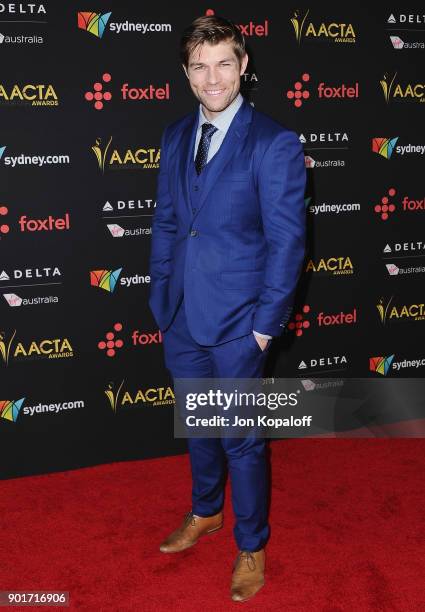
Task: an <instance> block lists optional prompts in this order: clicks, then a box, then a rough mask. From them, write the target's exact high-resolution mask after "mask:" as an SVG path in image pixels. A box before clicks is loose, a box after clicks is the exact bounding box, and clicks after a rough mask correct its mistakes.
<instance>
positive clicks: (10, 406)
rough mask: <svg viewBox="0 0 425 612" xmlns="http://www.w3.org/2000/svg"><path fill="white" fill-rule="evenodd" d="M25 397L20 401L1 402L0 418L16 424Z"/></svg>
mask: <svg viewBox="0 0 425 612" xmlns="http://www.w3.org/2000/svg"><path fill="white" fill-rule="evenodd" d="M24 401H25V397H21V399H18V400H0V418H2V419H6V421H12V422H13V423H16V420H17V418H18V416H19V412H20V410H21V408H22V404H23V403H24Z"/></svg>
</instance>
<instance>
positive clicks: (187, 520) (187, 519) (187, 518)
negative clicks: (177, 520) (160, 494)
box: [184, 511, 196, 527]
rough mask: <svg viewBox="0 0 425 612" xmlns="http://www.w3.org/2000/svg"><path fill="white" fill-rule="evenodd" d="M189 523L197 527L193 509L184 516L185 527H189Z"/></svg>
mask: <svg viewBox="0 0 425 612" xmlns="http://www.w3.org/2000/svg"><path fill="white" fill-rule="evenodd" d="M189 523H190V524H191V525H192V527H195V525H196V519H195V516H194V514H193V512H192V511H190V512H188V513H187V514H186V516H185V517H184V524H185V527H187V525H189Z"/></svg>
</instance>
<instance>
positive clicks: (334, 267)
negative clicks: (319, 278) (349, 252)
mask: <svg viewBox="0 0 425 612" xmlns="http://www.w3.org/2000/svg"><path fill="white" fill-rule="evenodd" d="M305 271H306V272H314V273H321V274H324V275H334V276H338V275H340V276H342V275H347V274H353V273H354V266H353V263H352V261H351V258H350V257H347V256H346V257H328V258H324V257H322V258H321V259H319V260H316V261H314V260H313V259H309V260H308V262H307V265H306V267H305Z"/></svg>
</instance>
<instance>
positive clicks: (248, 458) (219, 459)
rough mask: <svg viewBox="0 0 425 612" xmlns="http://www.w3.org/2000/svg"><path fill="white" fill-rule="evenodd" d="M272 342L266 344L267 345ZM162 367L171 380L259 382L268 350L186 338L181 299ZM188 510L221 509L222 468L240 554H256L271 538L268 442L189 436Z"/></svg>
mask: <svg viewBox="0 0 425 612" xmlns="http://www.w3.org/2000/svg"><path fill="white" fill-rule="evenodd" d="M269 344H270V343H269ZM163 348H164V358H165V365H166V367H167V369H168V370H169V371H170V373H171V376H172V377H173V378H260V377H261V376H262V374H263V369H264V364H265V360H266V355H267V352H268V348H266V349H265V350H264V351H262V350H261V348H260V346H259V345H258V343H257V341H256V339H255V337H254V335H253V333H252V332H250V333H249V334H248V335H244V336H241V337H240V338H236V339H234V340H230V341H228V342H224V343H222V344H218V345H215V346H204V345H200V344H198V343H197V342H196V341H195V340H194V339H193V337H192V336H191V334H190V331H189V328H188V325H187V319H186V312H185V301H184V298H183V300H182V301H181V302H180V305H179V307H178V309H177V311H176V314H175V316H174V318H173V321H172V323H171V325H170V326H169V327H168V328H167V329H166V330H165V331H164V332H163ZM188 447H189V455H190V463H191V470H192V512H193V513H194V514H196V515H198V516H202V517H207V516H212V515H214V514H217V513H218V512H220V511H221V510H222V507H223V501H224V484H225V474H226V467H227V468H228V471H229V475H230V481H231V489H232V504H233V511H234V514H235V519H236V522H235V526H234V536H235V539H236V543H237V545H238V548H239V549H240V550H246V551H251V552H253V551H256V550H260V549H261V548H263V547H264V545H265V544H266V541H267V539H268V537H269V524H268V497H269V483H268V479H269V474H268V465H267V452H266V451H267V448H266V441H265V440H264V439H261V438H255V437H252V438H230V437H222V438H189V439H188Z"/></svg>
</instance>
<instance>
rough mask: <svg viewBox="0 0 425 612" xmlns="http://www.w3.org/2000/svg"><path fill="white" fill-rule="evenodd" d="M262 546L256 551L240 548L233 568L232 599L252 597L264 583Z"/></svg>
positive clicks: (263, 553) (238, 599)
mask: <svg viewBox="0 0 425 612" xmlns="http://www.w3.org/2000/svg"><path fill="white" fill-rule="evenodd" d="M265 561H266V553H265V552H264V548H262V549H261V550H258V551H256V552H248V551H244V550H241V551H240V553H239V555H238V557H237V559H236V562H235V566H234V569H233V575H232V599H233V601H246V600H247V599H250V598H251V597H253V596H254V595H255V594H256V593H257V592H258V591H259V590H260V589H261V587H262V586H263V585H264V566H265Z"/></svg>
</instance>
